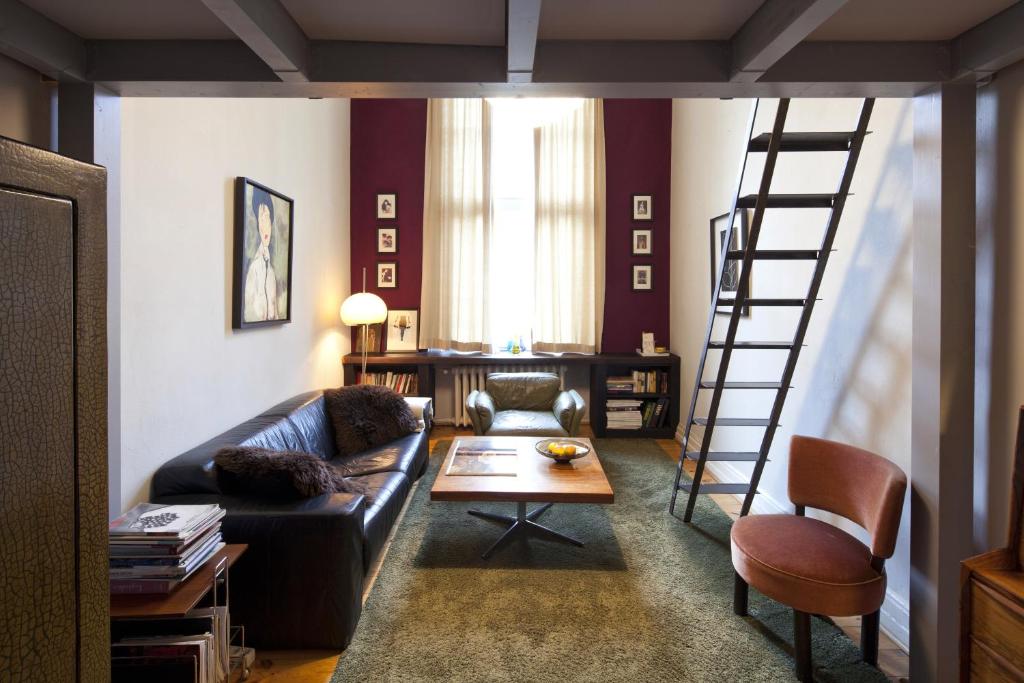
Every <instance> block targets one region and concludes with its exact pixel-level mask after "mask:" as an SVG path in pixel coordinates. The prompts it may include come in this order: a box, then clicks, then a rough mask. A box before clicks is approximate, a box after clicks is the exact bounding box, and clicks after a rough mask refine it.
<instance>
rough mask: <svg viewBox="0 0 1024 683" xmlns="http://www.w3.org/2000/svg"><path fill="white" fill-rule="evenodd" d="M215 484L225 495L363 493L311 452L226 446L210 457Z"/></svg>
mask: <svg viewBox="0 0 1024 683" xmlns="http://www.w3.org/2000/svg"><path fill="white" fill-rule="evenodd" d="M213 462H214V463H215V464H216V465H217V483H218V485H219V486H220V488H221V490H222V491H223V492H224V493H227V494H240V495H254V496H258V497H262V498H295V497H296V496H299V497H302V498H312V497H313V496H319V495H322V494H324V493H334V492H335V491H346V492H350V493H363V491H362V490H361V488H360V487H359V486H358V485H356V484H355V483H353V482H350V481H348V480H347V479H345V478H344V477H343V476H342V475H341V472H339V471H338V470H337V469H335V468H334V467H333V466H331V465H330V464H329V463H327V462H325V461H324V460H321V459H320V458H319V457H317V456H315V455H312V454H310V453H301V452H298V451H272V450H270V449H267V448H256V447H254V446H227V447H225V448H222V449H220V450H219V451H217V454H216V455H215V456H213Z"/></svg>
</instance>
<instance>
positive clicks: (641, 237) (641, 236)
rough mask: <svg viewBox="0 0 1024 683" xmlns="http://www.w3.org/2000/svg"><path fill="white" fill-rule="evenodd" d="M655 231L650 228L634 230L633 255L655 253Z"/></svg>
mask: <svg viewBox="0 0 1024 683" xmlns="http://www.w3.org/2000/svg"><path fill="white" fill-rule="evenodd" d="M653 237H654V231H653V230H651V229H650V228H643V229H641V230H634V231H633V256H649V255H651V254H653V253H654V245H653V243H652V238H653Z"/></svg>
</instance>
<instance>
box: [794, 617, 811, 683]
mask: <svg viewBox="0 0 1024 683" xmlns="http://www.w3.org/2000/svg"><path fill="white" fill-rule="evenodd" d="M793 643H794V645H795V646H796V654H795V657H796V678H797V680H798V681H803V682H805V683H807V682H809V681H813V680H814V676H813V674H812V673H811V672H812V670H813V668H814V665H813V662H812V659H811V615H810V614H808V613H807V612H801V611H799V610H793Z"/></svg>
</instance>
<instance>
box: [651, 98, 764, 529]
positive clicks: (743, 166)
mask: <svg viewBox="0 0 1024 683" xmlns="http://www.w3.org/2000/svg"><path fill="white" fill-rule="evenodd" d="M760 105H761V100H760V99H757V100H755V101H754V106H753V107H751V110H750V116H749V119H748V121H747V142H746V144H745V145H744V147H743V158H742V160H741V161H740V168H739V174H738V178H737V180H736V192H735V194H734V195H733V198H732V208H731V209H730V211H729V219H730V220H729V232H728V234H727V235H726V242H725V244H726V245H727V246H728V245H730V244H732V229H733V226H734V225H735V223H736V204H737V202H739V198H740V192H741V190H742V189H743V177H744V174H745V173H746V171H747V161H748V160H749V159H750V151H749V148H750V140H751V138H753V137H754V125H755V124H756V123H757V111H758V109H759V108H760ZM727 254H728V249H723V250H722V259H721V263H720V264H719V268H718V278H717V279H716V283H715V291H714V293H713V295H712V297H711V310H710V312H709V313H708V324H707V329H706V330H705V333H704V346H703V348H702V349H701V352H700V361H699V362H698V363H697V374H696V377H695V379H694V387H693V394H692V395H691V397H690V410H689V412H688V414H687V416H686V422H685V423H684V426H683V444H682V448H681V449H680V452H679V461H678V462H677V463H676V478H675V484H674V485H673V486H672V501H671V502H670V503H669V506H668V510H669V514H675V508H676V497H677V495H678V494H679V482H680V480H681V478H682V475H683V463H684V462H685V461H686V448H687V446H688V444H689V442H690V430H691V429H693V415H694V412H695V410H696V408H697V399H698V397H699V396H700V383H701V380H702V379H703V377H704V366H705V363H706V362H707V357H708V343H709V342H710V341H711V333H712V330H713V329H714V325H715V311H716V310H717V309H718V296H719V294H720V293H721V289H722V276H723V275H724V274H725V269H726V267H727V265H728V258H727Z"/></svg>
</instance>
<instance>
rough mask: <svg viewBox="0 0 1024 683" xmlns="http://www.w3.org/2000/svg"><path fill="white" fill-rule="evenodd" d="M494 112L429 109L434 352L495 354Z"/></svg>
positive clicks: (428, 284) (472, 107) (428, 260)
mask: <svg viewBox="0 0 1024 683" xmlns="http://www.w3.org/2000/svg"><path fill="white" fill-rule="evenodd" d="M488 109H489V105H488V104H487V103H486V101H485V100H482V99H432V100H429V102H428V105H427V149H426V178H425V183H424V197H423V284H422V293H421V295H420V325H421V332H422V337H421V339H422V340H423V343H425V344H426V345H427V347H428V348H432V349H446V350H448V349H451V350H456V351H483V352H490V350H491V345H490V339H489V336H490V320H489V315H490V306H489V305H488V304H489V302H488V298H489V297H488V292H487V282H488V278H487V272H488V268H489V263H488V260H489V258H490V257H491V254H490V246H491V243H492V235H491V230H492V221H491V202H490V149H489V148H490V132H489V112H488Z"/></svg>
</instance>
